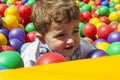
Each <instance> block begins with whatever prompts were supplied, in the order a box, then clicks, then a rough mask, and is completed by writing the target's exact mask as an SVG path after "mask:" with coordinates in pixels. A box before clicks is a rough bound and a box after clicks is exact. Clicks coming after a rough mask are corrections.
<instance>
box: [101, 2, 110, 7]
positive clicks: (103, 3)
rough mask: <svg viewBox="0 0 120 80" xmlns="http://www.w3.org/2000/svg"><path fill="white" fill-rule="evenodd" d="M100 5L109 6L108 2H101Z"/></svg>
mask: <svg viewBox="0 0 120 80" xmlns="http://www.w3.org/2000/svg"><path fill="white" fill-rule="evenodd" d="M101 5H102V6H109V2H108V1H103V2H102V3H101Z"/></svg>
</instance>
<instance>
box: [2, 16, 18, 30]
mask: <svg viewBox="0 0 120 80" xmlns="http://www.w3.org/2000/svg"><path fill="white" fill-rule="evenodd" d="M18 25H19V22H18V19H17V18H16V16H14V15H8V16H5V17H4V18H3V26H4V27H6V28H7V29H9V30H12V29H13V28H17V27H18Z"/></svg>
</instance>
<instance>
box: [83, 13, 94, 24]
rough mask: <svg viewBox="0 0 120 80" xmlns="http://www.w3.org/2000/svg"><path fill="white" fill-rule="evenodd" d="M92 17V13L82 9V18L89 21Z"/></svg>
mask: <svg viewBox="0 0 120 80" xmlns="http://www.w3.org/2000/svg"><path fill="white" fill-rule="evenodd" d="M91 18H92V14H91V12H89V11H84V12H83V19H84V21H86V22H89V20H90V19H91Z"/></svg>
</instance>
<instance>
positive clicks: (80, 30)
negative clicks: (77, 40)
mask: <svg viewBox="0 0 120 80" xmlns="http://www.w3.org/2000/svg"><path fill="white" fill-rule="evenodd" d="M84 25H85V23H84V22H80V23H79V32H80V36H81V37H83V36H84V35H83V31H82V29H83V27H84Z"/></svg>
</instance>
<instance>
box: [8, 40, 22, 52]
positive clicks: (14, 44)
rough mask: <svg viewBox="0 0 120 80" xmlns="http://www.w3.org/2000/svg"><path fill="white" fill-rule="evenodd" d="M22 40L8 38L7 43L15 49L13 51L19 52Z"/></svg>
mask: <svg viewBox="0 0 120 80" xmlns="http://www.w3.org/2000/svg"><path fill="white" fill-rule="evenodd" d="M22 44H23V43H22V41H20V40H18V39H10V40H9V45H10V46H11V47H12V48H14V49H15V51H18V52H20V48H21V46H22Z"/></svg>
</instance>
